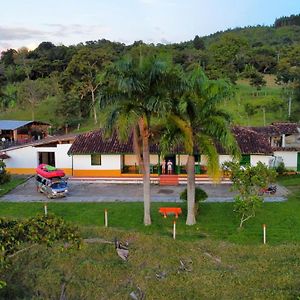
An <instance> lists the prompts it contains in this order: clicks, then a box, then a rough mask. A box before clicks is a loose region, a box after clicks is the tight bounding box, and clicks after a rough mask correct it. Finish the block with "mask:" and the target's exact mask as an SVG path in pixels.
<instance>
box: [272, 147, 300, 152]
mask: <svg viewBox="0 0 300 300" xmlns="http://www.w3.org/2000/svg"><path fill="white" fill-rule="evenodd" d="M272 150H273V151H292V152H295V151H300V146H299V147H272Z"/></svg>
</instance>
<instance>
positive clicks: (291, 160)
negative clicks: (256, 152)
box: [274, 151, 297, 169]
mask: <svg viewBox="0 0 300 300" xmlns="http://www.w3.org/2000/svg"><path fill="white" fill-rule="evenodd" d="M274 156H281V157H282V158H283V162H284V165H285V167H286V168H293V169H295V168H297V152H296V151H274Z"/></svg>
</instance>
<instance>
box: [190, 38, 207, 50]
mask: <svg viewBox="0 0 300 300" xmlns="http://www.w3.org/2000/svg"><path fill="white" fill-rule="evenodd" d="M193 45H194V48H195V49H197V50H204V49H205V43H204V40H203V39H201V38H200V37H199V36H198V35H196V36H195V38H194V40H193Z"/></svg>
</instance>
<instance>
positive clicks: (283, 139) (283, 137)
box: [281, 134, 285, 147]
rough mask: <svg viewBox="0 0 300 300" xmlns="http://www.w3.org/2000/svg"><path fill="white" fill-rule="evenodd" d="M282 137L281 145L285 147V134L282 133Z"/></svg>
mask: <svg viewBox="0 0 300 300" xmlns="http://www.w3.org/2000/svg"><path fill="white" fill-rule="evenodd" d="M281 138H282V142H281V147H285V134H282V136H281Z"/></svg>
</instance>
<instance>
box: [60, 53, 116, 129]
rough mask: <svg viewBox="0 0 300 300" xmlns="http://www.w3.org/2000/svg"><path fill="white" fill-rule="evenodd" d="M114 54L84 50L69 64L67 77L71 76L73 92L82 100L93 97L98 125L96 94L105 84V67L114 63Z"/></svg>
mask: <svg viewBox="0 0 300 300" xmlns="http://www.w3.org/2000/svg"><path fill="white" fill-rule="evenodd" d="M112 59H113V57H112V54H111V53H109V52H107V51H104V50H103V49H90V48H83V49H81V50H79V51H78V53H77V54H75V55H74V56H73V58H72V60H71V62H70V63H69V65H68V67H67V69H66V73H65V76H70V77H71V80H72V85H73V90H76V91H77V92H78V93H79V95H80V98H81V99H84V98H85V97H87V95H89V94H90V95H91V107H92V112H93V118H94V123H95V124H97V122H98V118H97V107H96V92H97V91H98V89H99V87H100V86H101V85H103V83H104V71H105V67H106V66H107V65H109V64H110V63H111V61H112Z"/></svg>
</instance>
